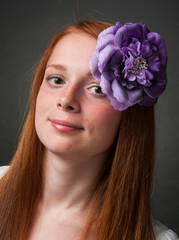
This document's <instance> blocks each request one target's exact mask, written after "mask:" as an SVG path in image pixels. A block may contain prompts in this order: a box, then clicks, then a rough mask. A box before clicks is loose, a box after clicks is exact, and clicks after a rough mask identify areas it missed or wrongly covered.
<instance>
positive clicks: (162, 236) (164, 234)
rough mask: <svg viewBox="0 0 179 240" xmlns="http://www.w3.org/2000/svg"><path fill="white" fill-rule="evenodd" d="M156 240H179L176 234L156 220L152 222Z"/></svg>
mask: <svg viewBox="0 0 179 240" xmlns="http://www.w3.org/2000/svg"><path fill="white" fill-rule="evenodd" d="M152 223H153V229H154V234H155V237H156V240H179V238H178V236H177V235H176V233H174V232H173V231H172V230H171V229H169V228H167V227H166V226H165V225H163V224H162V223H161V222H159V221H158V220H156V219H153V220H152Z"/></svg>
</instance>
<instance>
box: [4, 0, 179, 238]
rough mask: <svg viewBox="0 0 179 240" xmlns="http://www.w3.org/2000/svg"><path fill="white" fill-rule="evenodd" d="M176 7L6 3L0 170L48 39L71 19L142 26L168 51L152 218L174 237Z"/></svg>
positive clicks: (82, 0) (178, 202)
mask: <svg viewBox="0 0 179 240" xmlns="http://www.w3.org/2000/svg"><path fill="white" fill-rule="evenodd" d="M178 9H179V1H178V0H171V1H168V0H150V1H145V0H136V1H134V0H125V1H124V0H123V1H121V0H102V1H99V0H98V1H96V0H90V1H86V0H61V1H60V0H48V1H47V0H46V1H45V0H31V1H27V0H16V1H13V0H10V1H5V0H3V1H1V7H0V56H1V57H0V113H1V117H0V154H1V158H0V165H7V164H9V162H10V160H11V158H12V155H13V152H14V150H15V147H16V145H17V139H18V129H19V127H20V125H21V122H22V118H23V115H24V111H25V106H26V104H27V99H28V94H29V89H30V86H31V82H32V79H33V76H34V72H35V68H36V66H37V64H38V62H39V60H40V58H41V56H42V54H43V52H44V50H45V48H46V46H47V44H48V43H49V41H50V39H51V38H52V36H53V35H54V34H55V33H56V32H57V31H58V30H59V29H60V27H61V26H63V25H66V24H70V23H71V22H72V21H73V19H82V18H83V19H84V18H86V19H98V20H102V21H108V22H112V23H115V22H116V21H120V22H121V23H125V22H142V23H145V24H146V25H147V26H148V28H149V29H151V30H152V31H157V32H159V33H160V34H161V35H162V36H163V38H164V39H165V40H166V44H167V48H168V87H167V90H166V92H165V93H164V94H163V96H162V97H161V98H160V100H159V101H158V104H157V106H156V130H157V131H156V137H157V158H156V171H155V181H154V191H153V197H152V211H153V216H154V217H155V218H158V219H159V220H160V221H161V222H163V223H164V224H166V225H167V226H168V227H170V228H172V229H173V230H174V231H176V232H177V233H178V234H179V179H178V171H179V159H178V158H179V157H178V156H179V134H178V133H179V127H178V125H179V107H178V106H179V97H178V90H179V74H178V72H179V71H178V70H179V66H178V65H179V61H178V56H179V51H178V50H179V47H178V45H179V17H178Z"/></svg>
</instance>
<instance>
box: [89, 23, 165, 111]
mask: <svg viewBox="0 0 179 240" xmlns="http://www.w3.org/2000/svg"><path fill="white" fill-rule="evenodd" d="M166 63H167V53H166V47H165V42H164V40H163V38H162V37H161V36H160V35H159V34H158V33H156V32H149V31H148V29H147V28H146V26H145V25H143V24H141V23H126V24H124V25H122V24H120V23H119V22H117V23H116V25H115V26H112V27H109V28H107V29H105V30H104V31H102V32H101V33H100V34H99V36H98V42H97V47H96V51H95V53H94V54H93V56H92V58H91V59H90V67H91V71H92V74H93V76H94V78H96V79H97V80H99V81H100V85H101V88H102V91H103V93H105V94H106V96H107V97H108V99H109V100H110V102H111V104H112V106H113V107H114V109H115V110H119V111H122V110H125V109H127V108H128V107H129V106H132V105H134V104H136V103H138V104H140V105H144V106H151V105H153V104H155V103H156V102H157V99H158V97H159V96H160V95H161V94H162V92H163V91H164V90H165V87H166V82H167V81H166V75H165V70H166Z"/></svg>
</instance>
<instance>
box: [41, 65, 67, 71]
mask: <svg viewBox="0 0 179 240" xmlns="http://www.w3.org/2000/svg"><path fill="white" fill-rule="evenodd" d="M50 67H52V68H56V69H61V70H63V71H66V70H67V68H66V67H65V66H64V65H61V64H50V65H47V67H46V69H47V68H50Z"/></svg>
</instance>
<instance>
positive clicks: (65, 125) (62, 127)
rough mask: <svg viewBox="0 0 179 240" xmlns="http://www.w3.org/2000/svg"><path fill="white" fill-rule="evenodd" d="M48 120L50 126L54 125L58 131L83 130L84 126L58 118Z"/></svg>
mask: <svg viewBox="0 0 179 240" xmlns="http://www.w3.org/2000/svg"><path fill="white" fill-rule="evenodd" d="M49 120H50V122H51V125H52V127H54V128H55V129H56V130H58V131H60V132H73V131H79V130H84V128H82V127H80V126H78V125H75V124H73V123H70V122H67V121H62V120H58V119H49Z"/></svg>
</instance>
